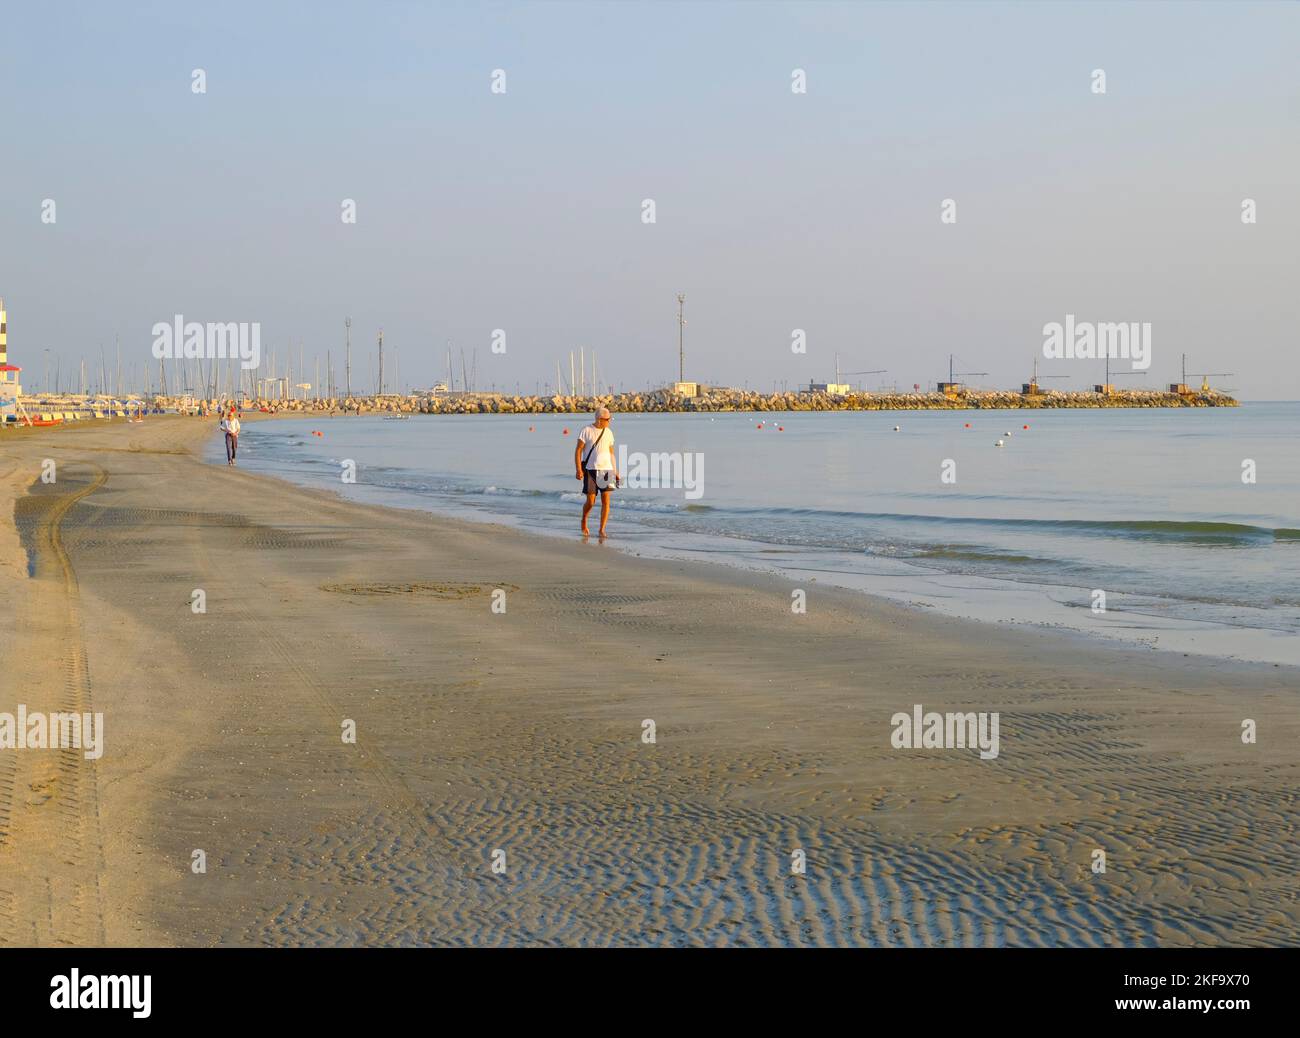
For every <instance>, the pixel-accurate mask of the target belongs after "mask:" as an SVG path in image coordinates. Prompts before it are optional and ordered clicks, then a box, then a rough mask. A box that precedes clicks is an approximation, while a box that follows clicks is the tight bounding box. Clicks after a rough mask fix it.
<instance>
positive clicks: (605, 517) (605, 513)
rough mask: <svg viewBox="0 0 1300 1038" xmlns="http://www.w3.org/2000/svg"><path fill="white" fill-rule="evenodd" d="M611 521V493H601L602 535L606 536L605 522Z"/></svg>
mask: <svg viewBox="0 0 1300 1038" xmlns="http://www.w3.org/2000/svg"><path fill="white" fill-rule="evenodd" d="M607 522H609V495H608V494H601V495H600V536H602V537H604V536H605V524H606V523H607Z"/></svg>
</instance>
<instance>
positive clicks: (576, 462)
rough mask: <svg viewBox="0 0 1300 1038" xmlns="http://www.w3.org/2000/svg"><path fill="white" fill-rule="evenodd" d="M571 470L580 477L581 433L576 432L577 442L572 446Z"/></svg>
mask: <svg viewBox="0 0 1300 1038" xmlns="http://www.w3.org/2000/svg"><path fill="white" fill-rule="evenodd" d="M573 470H574V472H575V473H576V474H577V478H578V479H581V478H582V433H579V434H578V443H577V445H576V446H575V447H574V448H573Z"/></svg>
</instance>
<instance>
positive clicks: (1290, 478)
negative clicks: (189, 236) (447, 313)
mask: <svg viewBox="0 0 1300 1038" xmlns="http://www.w3.org/2000/svg"><path fill="white" fill-rule="evenodd" d="M589 421H590V418H589V417H588V416H586V415H468V416H465V415H445V416H440V415H427V416H426V415H417V416H413V417H412V418H411V420H409V421H386V420H384V419H382V418H379V417H364V418H343V417H338V418H327V417H323V416H310V417H307V418H305V419H304V418H292V419H271V420H268V421H264V422H257V423H252V422H249V423H246V424H245V425H244V429H243V435H242V436H241V437H240V452H239V462H240V465H241V466H242V467H244V468H247V469H249V470H251V471H255V472H257V471H261V472H266V473H269V474H272V475H276V476H280V477H282V478H285V479H289V480H292V481H295V482H299V483H304V484H307V485H309V486H319V487H329V488H333V489H335V490H337V491H339V492H340V493H342V494H344V495H345V496H348V497H351V498H355V499H357V500H361V501H369V502H373V503H377V504H387V505H397V506H405V507H415V508H422V509H427V510H430V511H434V512H438V513H441V514H447V515H453V516H459V517H468V518H479V519H486V520H491V521H497V522H508V523H511V524H513V525H517V526H519V527H522V528H524V529H528V530H533V531H537V532H541V533H545V534H551V535H556V536H562V537H575V536H577V534H578V513H579V509H580V503H581V501H582V498H581V495H580V494H579V493H578V490H579V486H580V485H579V483H578V482H577V480H576V479H575V478H574V463H573V451H574V445H575V439H576V436H577V434H578V432H579V431H580V430H581V429H582V428H583V427H584V426H585V425H587V424H588V423H589ZM1025 425H1028V428H1024V426H1025ZM760 426H761V427H760ZM895 426H897V427H898V428H897V429H895ZM611 428H612V430H613V434H614V437H615V440H616V443H617V445H618V451H619V453H621V454H622V456H623V457H624V458H625V459H628V458H630V459H632V462H636V461H638V460H640V461H642V462H644V461H645V459H647V458H651V459H653V458H656V457H657V458H662V459H682V458H685V459H687V460H688V461H691V460H694V461H698V463H699V467H698V471H699V472H700V473H701V478H700V479H699V480H698V483H699V485H698V486H697V487H694V488H689V487H684V486H681V485H680V481H679V485H677V486H649V487H647V486H645V485H644V484H645V483H646V482H647V480H645V479H641V480H639V481H638V482H639V484H641V485H636V486H633V487H628V488H625V489H620V490H617V491H615V492H614V499H613V500H614V508H613V515H612V517H611V521H610V533H611V534H612V536H611V539H610V540H609V542H608V543H607V544H606V545H605V546H604V547H606V548H613V549H623V550H629V551H633V552H637V553H640V554H643V555H661V556H666V557H675V558H687V559H698V560H709V561H714V562H724V563H729V564H732V565H740V566H746V567H749V568H756V569H764V570H771V571H775V572H778V573H781V574H783V575H785V576H788V577H789V578H790V579H791V580H793V581H795V582H796V586H800V587H804V588H808V587H815V585H816V584H817V583H819V582H821V583H831V584H838V585H842V586H845V587H850V588H856V589H860V590H863V591H868V592H871V593H873V594H877V595H881V596H884V597H887V598H891V599H895V600H897V601H901V602H906V603H909V604H912V605H915V606H918V607H925V608H929V609H933V610H937V611H941V612H944V613H949V614H952V615H957V616H964V617H969V618H973V619H978V620H985V621H989V622H1012V623H1022V624H1038V625H1048V626H1055V627H1062V628H1068V629H1072V630H1076V631H1081V632H1087V633H1092V634H1100V635H1105V636H1108V637H1111V638H1120V639H1124V640H1126V641H1129V642H1132V643H1137V644H1141V645H1148V646H1152V647H1155V648H1161V649H1170V650H1177V651H1182V652H1191V653H1201V654H1206V655H1212V656H1220V657H1236V658H1241V659H1246V660H1253V661H1260V662H1277V663H1300V637H1297V634H1300V580H1298V578H1300V435H1298V432H1300V403H1256V404H1244V405H1242V406H1241V407H1238V408H1185V409H1106V410H1095V409H1078V410H1032V411H1031V410H1018V411H1012V410H1009V411H978V410H954V411H910V412H898V411H891V412H791V413H773V412H766V413H758V414H755V413H723V414H713V415H710V414H629V415H621V414H616V415H615V416H614V420H613V423H612V425H611ZM566 429H567V430H568V432H567V435H566V434H565V432H564V430H566ZM312 430H319V431H321V432H322V433H324V435H323V436H320V437H317V436H313V435H311V431H312ZM998 440H1001V441H1003V445H1002V446H1000V447H999V446H995V444H996V441H998ZM211 458H212V460H214V461H217V460H220V461H221V462H222V463H224V453H223V448H222V444H221V442H220V438H219V437H218V436H217V435H216V433H215V424H214V434H213V442H212V447H211ZM349 460H350V461H352V462H355V466H356V482H355V483H345V482H343V481H342V479H341V474H342V472H343V470H344V466H343V462H344V461H349ZM644 468H645V467H644V465H642V470H643V471H644ZM671 470H672V466H671V465H668V466H667V467H666V468H665V469H664V472H665V473H668V472H671ZM625 474H626V473H625ZM660 482H669V483H671V482H672V480H671V478H668V479H665V480H661V481H660ZM593 528H594V527H593ZM811 608H812V607H811V606H810V610H811Z"/></svg>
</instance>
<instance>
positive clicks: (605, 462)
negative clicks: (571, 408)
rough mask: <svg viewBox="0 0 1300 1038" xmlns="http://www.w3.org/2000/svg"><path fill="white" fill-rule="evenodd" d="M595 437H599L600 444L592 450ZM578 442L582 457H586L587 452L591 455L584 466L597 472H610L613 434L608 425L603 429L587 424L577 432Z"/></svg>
mask: <svg viewBox="0 0 1300 1038" xmlns="http://www.w3.org/2000/svg"><path fill="white" fill-rule="evenodd" d="M596 437H600V446H599V447H597V448H596V449H595V450H594V451H592V450H591V445H592V444H593V443H595V442H596ZM578 442H579V443H581V444H582V457H583V458H586V457H587V454H588V452H590V453H591V457H590V458H589V459H588V460H587V464H586V466H585V467H586V468H589V469H595V470H596V471H597V472H611V471H613V469H614V434H613V433H612V432H610V430H609V426H606V427H605V428H604V429H597V428H596V427H595V426H594V425H589V426H587V428H585V429H583V430H582V432H580V433H578Z"/></svg>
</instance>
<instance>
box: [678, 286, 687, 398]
mask: <svg viewBox="0 0 1300 1038" xmlns="http://www.w3.org/2000/svg"><path fill="white" fill-rule="evenodd" d="M685 310H686V293H685V292H678V293H677V381H678V382H685V381H686V316H685Z"/></svg>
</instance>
